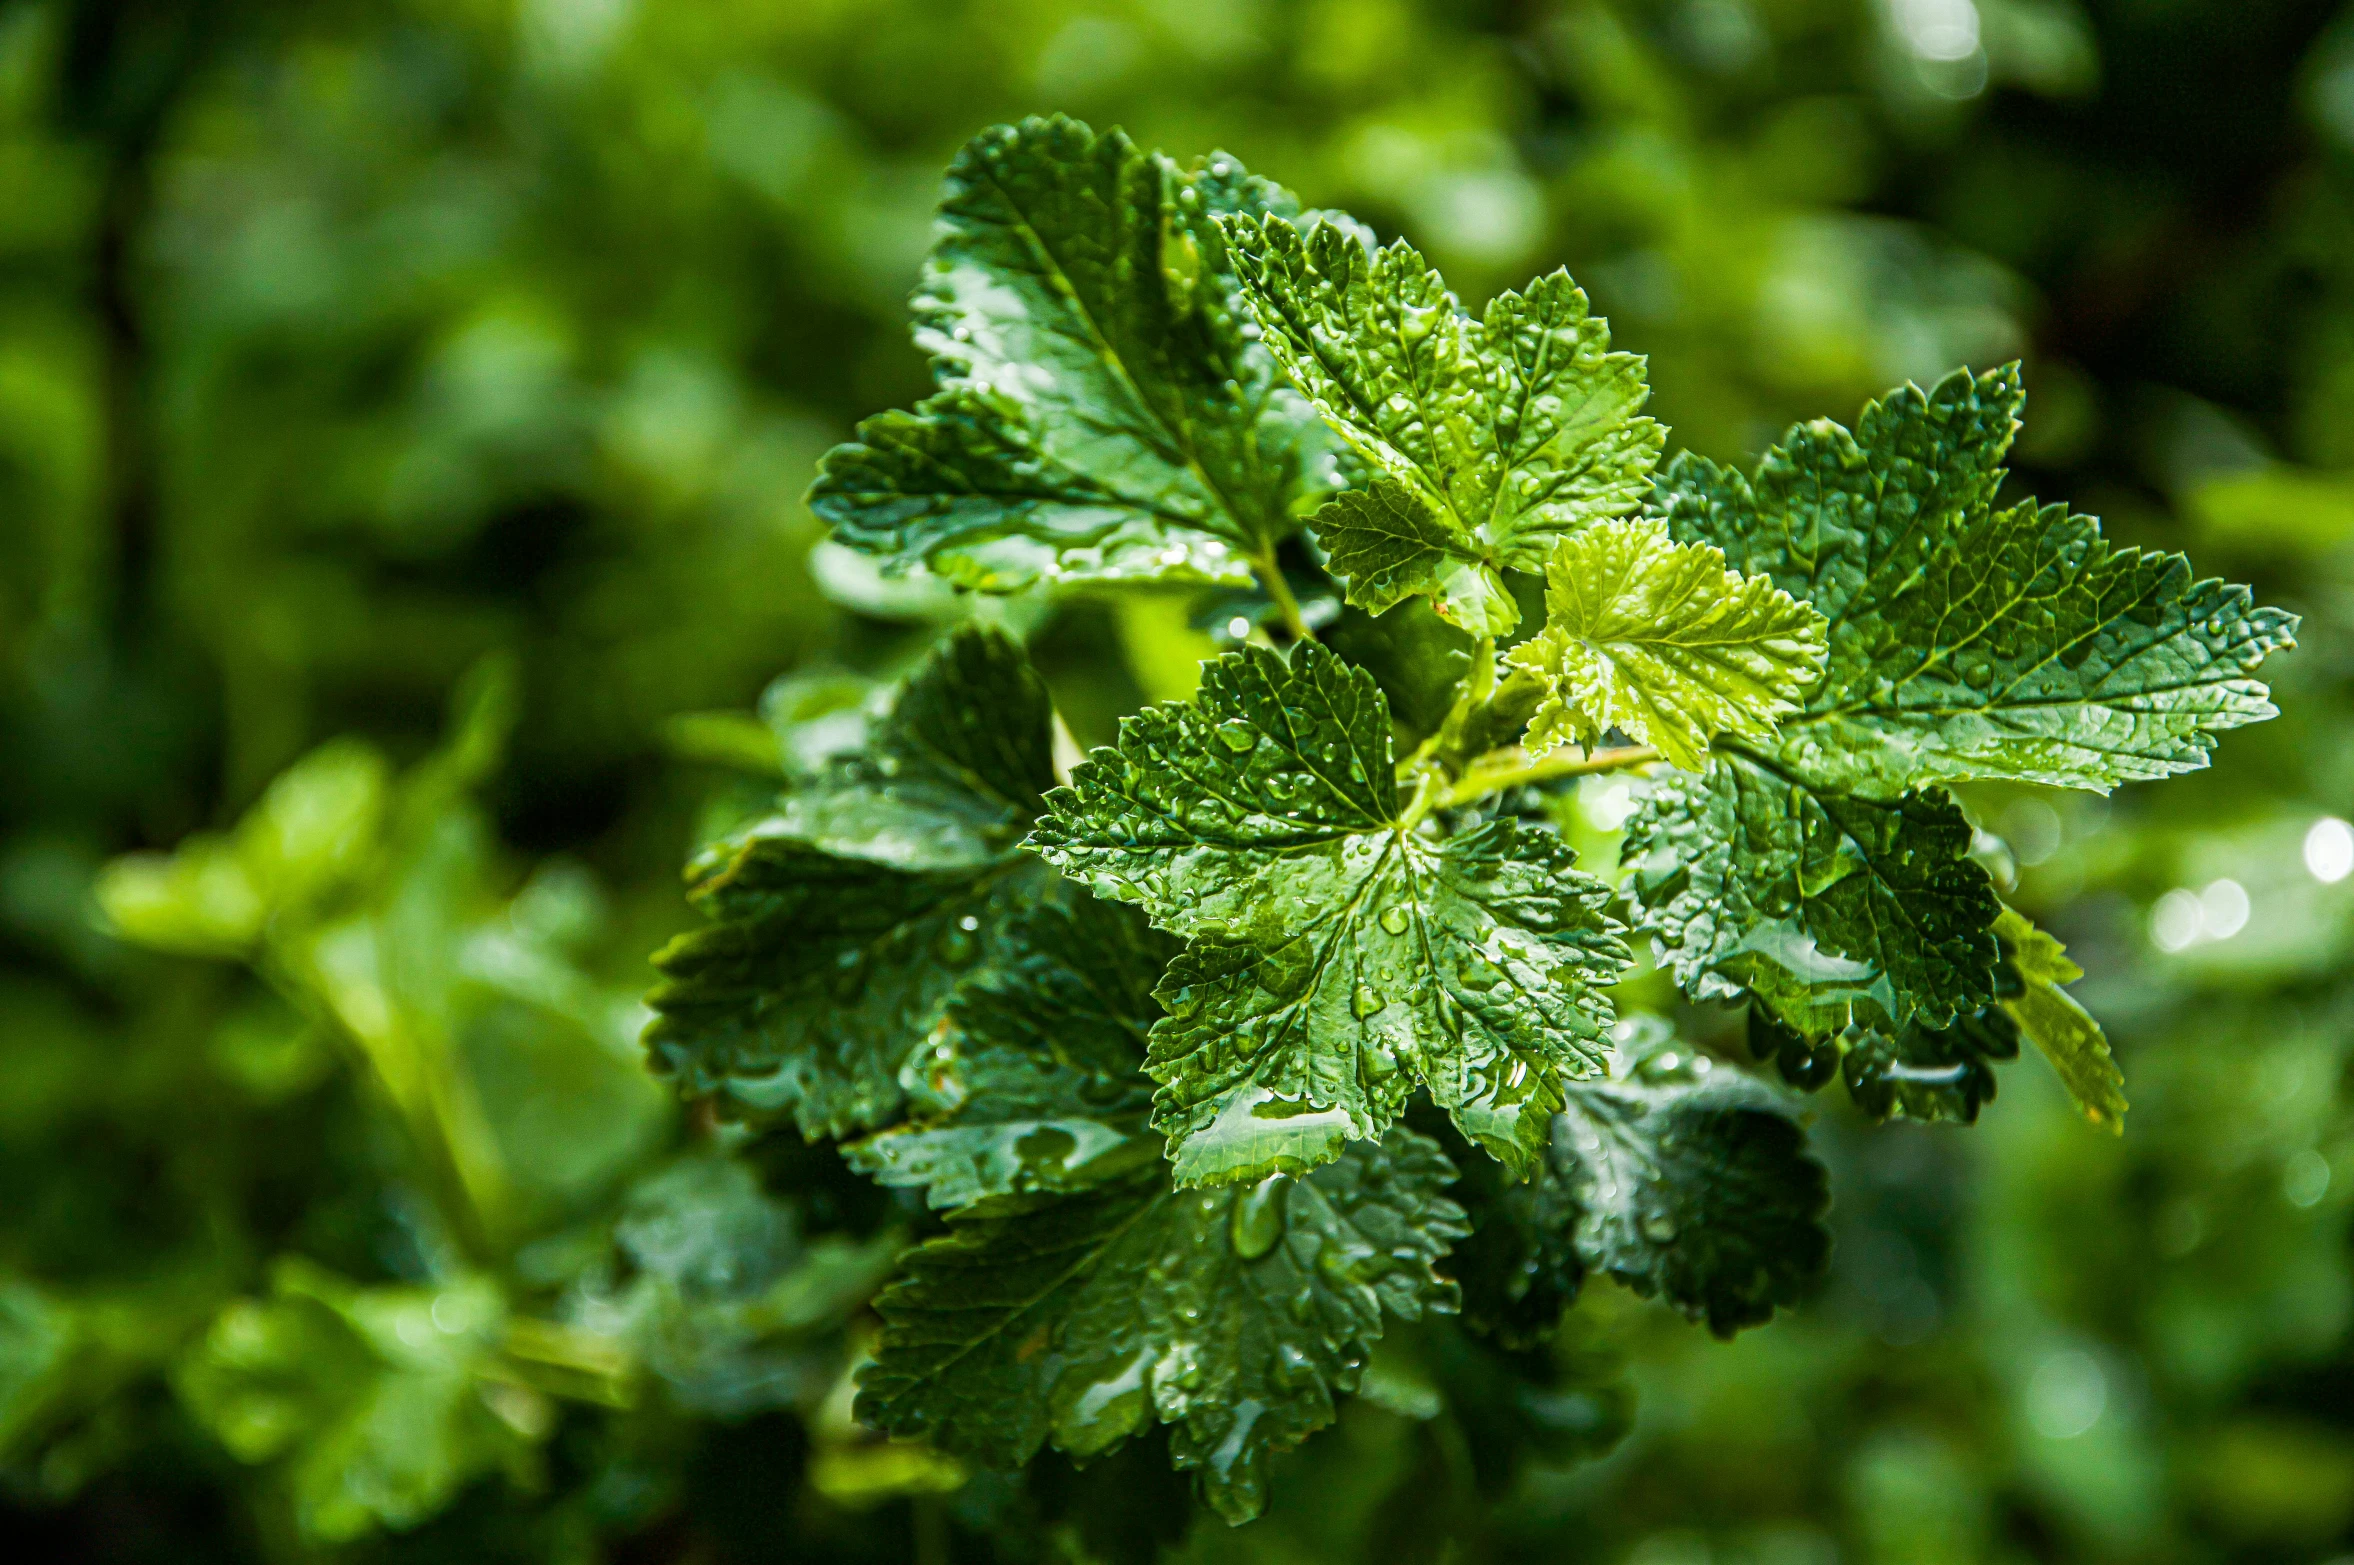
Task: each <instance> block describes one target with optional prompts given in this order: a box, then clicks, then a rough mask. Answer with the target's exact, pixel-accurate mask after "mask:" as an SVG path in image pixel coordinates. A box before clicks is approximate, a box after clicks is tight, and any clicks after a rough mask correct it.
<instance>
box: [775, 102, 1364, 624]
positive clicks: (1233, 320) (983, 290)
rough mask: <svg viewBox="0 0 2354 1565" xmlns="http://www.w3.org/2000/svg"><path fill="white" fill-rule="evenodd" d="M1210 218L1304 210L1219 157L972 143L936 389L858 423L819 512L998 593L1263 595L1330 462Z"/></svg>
mask: <svg viewBox="0 0 2354 1565" xmlns="http://www.w3.org/2000/svg"><path fill="white" fill-rule="evenodd" d="M1215 213H1249V214H1254V215H1277V216H1285V217H1288V216H1296V215H1298V213H1299V208H1298V205H1297V203H1296V202H1295V201H1294V200H1293V199H1292V198H1291V197H1290V196H1289V195H1288V194H1287V193H1285V192H1284V191H1282V190H1281V189H1280V188H1278V187H1276V186H1274V185H1271V184H1269V183H1267V182H1266V181H1264V180H1259V179H1253V178H1251V177H1250V176H1248V175H1247V174H1245V173H1244V172H1243V171H1242V169H1241V167H1240V166H1239V165H1238V164H1236V163H1235V161H1234V160H1233V159H1232V158H1230V157H1227V156H1225V155H1223V154H1218V155H1214V156H1212V157H1211V158H1209V159H1207V160H1205V161H1204V162H1203V163H1202V164H1200V165H1198V166H1196V167H1194V168H1191V169H1181V168H1179V167H1178V166H1177V165H1176V164H1175V163H1173V162H1171V161H1170V160H1169V159H1167V158H1165V157H1162V156H1161V155H1160V154H1158V153H1148V152H1144V151H1141V150H1139V149H1138V148H1137V147H1136V145H1135V144H1134V143H1133V142H1131V141H1129V139H1128V138H1127V137H1126V136H1125V135H1123V134H1121V133H1120V132H1118V131H1116V130H1115V131H1106V132H1103V133H1102V134H1100V135H1099V134H1097V133H1096V132H1094V131H1092V130H1090V129H1088V128H1087V127H1086V126H1085V125H1082V124H1079V123H1078V122H1076V121H1074V120H1069V119H1065V118H1062V117H1060V116H1056V117H1054V118H1050V119H1029V120H1024V121H1023V122H1022V123H1021V124H1019V125H1012V126H1004V125H1001V126H998V127H996V128H995V129H992V130H989V131H985V132H983V133H982V134H981V135H980V136H978V137H976V138H974V140H973V141H972V142H970V143H969V144H968V145H967V146H966V147H965V148H964V150H963V151H962V152H960V153H959V154H958V155H957V158H956V161H955V163H954V164H953V165H951V167H950V169H949V172H948V181H947V185H946V188H945V190H944V192H943V194H942V197H941V204H940V215H939V224H938V229H937V238H936V239H935V242H934V245H933V250H932V256H931V259H930V260H929V261H928V262H927V263H926V265H925V269H924V276H923V282H922V284H921V286H920V288H919V290H918V293H917V295H916V300H915V310H916V320H917V326H916V341H917V343H918V344H919V345H920V346H921V347H923V348H924V349H925V351H927V352H929V353H930V354H932V355H933V360H934V373H935V374H936V375H937V376H938V378H939V381H940V385H941V390H940V392H939V394H938V395H936V396H934V397H933V398H931V399H930V400H928V401H926V402H924V403H922V404H920V405H919V406H918V407H917V408H916V409H915V410H914V411H913V412H908V413H901V412H893V413H886V414H884V415H882V416H881V417H879V418H874V419H869V420H868V421H867V422H866V423H864V424H862V425H860V426H859V431H858V439H857V441H856V442H854V443H852V444H849V445H845V446H841V447H838V448H836V449H835V451H834V452H833V453H832V454H830V455H829V456H828V457H827V458H826V460H825V463H824V466H823V469H822V471H821V474H820V476H819V478H818V481H817V484H816V487H815V488H814V489H812V490H811V491H810V506H811V508H812V509H813V510H814V511H816V512H817V514H818V515H819V516H820V517H822V518H823V519H825V520H826V521H828V522H830V523H832V524H833V526H834V528H835V533H836V536H837V537H839V538H840V539H841V540H842V541H843V542H844V543H847V544H850V545H851V546H853V547H855V548H858V549H862V550H865V551H866V552H868V553H870V554H875V555H879V556H881V557H882V558H883V559H884V560H885V561H886V562H887V563H889V564H890V565H891V566H893V567H895V568H898V569H902V570H904V569H907V568H910V567H913V566H915V565H918V564H922V565H928V566H929V567H930V568H932V569H933V570H935V571H937V572H939V573H941V574H943V575H945V576H947V577H949V578H951V579H952V580H955V581H957V582H959V583H961V584H963V585H966V586H972V587H978V588H981V589H983V590H986V591H994V592H1003V591H1013V590H1016V589H1019V588H1021V587H1024V586H1027V585H1029V584H1030V583H1032V582H1034V581H1037V580H1040V579H1052V580H1176V581H1218V582H1244V581H1247V580H1248V579H1249V577H1250V568H1249V563H1248V562H1249V560H1250V559H1251V558H1253V557H1257V558H1262V559H1264V558H1267V557H1269V554H1270V550H1271V549H1272V547H1273V545H1274V543H1275V542H1276V541H1277V540H1279V539H1281V538H1283V537H1285V536H1287V535H1288V534H1290V533H1291V532H1292V531H1294V530H1295V529H1296V528H1297V526H1298V524H1299V520H1300V519H1301V518H1302V517H1303V516H1305V515H1306V514H1307V513H1308V512H1309V511H1310V510H1312V509H1314V507H1315V505H1316V504H1317V503H1318V502H1319V501H1321V500H1322V499H1323V498H1324V497H1325V496H1326V495H1328V494H1329V493H1330V492H1331V491H1332V490H1333V488H1335V487H1336V486H1337V484H1338V482H1339V478H1338V476H1337V468H1336V466H1335V463H1336V457H1337V449H1336V446H1335V444H1334V442H1333V441H1332V438H1331V437H1330V435H1329V434H1327V433H1326V431H1325V430H1324V429H1323V427H1322V426H1321V424H1320V423H1319V422H1318V420H1317V418H1316V416H1315V415H1314V413H1313V412H1312V411H1311V410H1310V409H1309V408H1308V407H1307V406H1306V405H1305V404H1304V403H1303V402H1302V401H1301V399H1300V397H1299V396H1298V394H1297V393H1295V392H1293V391H1292V390H1291V389H1290V388H1288V387H1286V386H1285V385H1283V384H1282V381H1281V379H1280V377H1279V376H1278V374H1277V373H1276V370H1275V365H1274V362H1273V360H1272V359H1271V358H1270V357H1269V356H1268V354H1267V353H1266V351H1265V350H1264V349H1263V348H1261V347H1260V346H1259V345H1258V344H1257V343H1256V342H1254V341H1252V340H1251V334H1250V333H1249V332H1246V330H1245V325H1246V322H1245V320H1244V318H1243V317H1242V316H1240V315H1239V314H1238V312H1237V310H1236V307H1235V305H1234V302H1233V298H1232V292H1231V279H1230V278H1229V276H1228V274H1227V269H1226V261H1225V245H1224V241H1223V240H1222V239H1221V238H1220V236H1219V234H1218V231H1217V229H1216V228H1215V227H1214V226H1213V224H1212V221H1211V218H1212V214H1215Z"/></svg>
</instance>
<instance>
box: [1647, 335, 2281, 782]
mask: <svg viewBox="0 0 2354 1565" xmlns="http://www.w3.org/2000/svg"><path fill="white" fill-rule="evenodd" d="M2021 400H2022V393H2021V391H2020V387H2019V374H2018V367H2017V366H2016V365H2012V366H2007V367H2005V368H2003V369H1998V370H1991V371H1988V372H1987V373H1985V374H1983V375H1977V376H1972V375H1971V374H1969V373H1968V372H1967V371H1958V372H1956V373H1955V374H1953V375H1951V376H1949V377H1947V378H1946V379H1945V380H1943V381H1941V382H1939V383H1938V385H1937V387H1936V388H1935V389H1934V390H1932V391H1926V392H1924V391H1922V390H1920V389H1919V388H1918V387H1914V386H1906V387H1903V388H1901V389H1900V390H1897V391H1895V392H1891V393H1890V394H1889V395H1888V396H1887V397H1885V398H1884V399H1882V400H1881V401H1879V402H1876V403H1873V404H1872V405H1870V406H1869V407H1867V408H1865V409H1864V413H1863V417H1862V419H1861V420H1860V421H1859V422H1858V424H1857V426H1856V433H1855V434H1852V435H1851V434H1849V433H1848V432H1847V431H1846V430H1844V429H1842V428H1840V427H1839V426H1838V425H1836V424H1834V423H1831V422H1830V421H1829V420H1827V419H1818V420H1816V421H1815V422H1813V423H1811V424H1802V425H1800V426H1798V427H1797V428H1795V429H1793V430H1791V431H1790V433H1789V435H1788V436H1787V437H1786V438H1785V439H1784V441H1783V443H1782V444H1781V445H1779V446H1777V447H1775V448H1774V449H1773V450H1772V451H1769V452H1768V453H1767V454H1766V456H1765V458H1764V460H1763V461H1761V462H1760V463H1759V464H1758V469H1757V473H1756V475H1755V476H1754V477H1753V478H1745V477H1743V476H1742V475H1740V474H1739V473H1735V472H1731V471H1728V470H1726V469H1724V468H1720V467H1718V466H1716V465H1715V464H1713V463H1710V462H1708V461H1706V460H1704V459H1702V458H1699V457H1695V456H1690V455H1686V456H1683V457H1680V458H1678V459H1677V460H1676V462H1675V463H1674V464H1673V465H1672V466H1671V467H1670V468H1669V469H1668V471H1667V472H1666V473H1665V474H1663V475H1662V477H1661V479H1660V483H1659V488H1658V492H1657V494H1656V495H1655V496H1654V498H1653V502H1652V504H1653V507H1654V509H1655V510H1656V511H1657V512H1658V513H1659V514H1661V515H1662V516H1664V517H1665V518H1666V520H1667V522H1668V524H1669V525H1670V527H1671V528H1673V529H1674V531H1675V533H1676V536H1677V537H1679V538H1683V539H1686V540H1691V541H1697V542H1703V543H1712V544H1715V545H1717V546H1718V547H1720V548H1722V549H1723V550H1724V551H1725V556H1726V560H1727V563H1728V564H1730V565H1731V566H1732V567H1733V569H1735V570H1737V571H1741V572H1744V573H1747V574H1765V575H1769V576H1771V577H1772V578H1773V580H1774V583H1775V585H1777V586H1779V587H1781V588H1782V589H1783V590H1784V591H1786V592H1788V593H1790V594H1791V595H1792V596H1793V597H1797V598H1800V599H1803V600H1805V601H1807V602H1809V603H1812V604H1813V605H1814V607H1815V608H1816V609H1817V610H1818V611H1819V612H1821V613H1822V614H1823V615H1825V616H1826V617H1827V618H1828V619H1829V620H1830V621H1831V633H1830V647H1831V652H1830V666H1829V669H1828V672H1827V673H1826V675H1825V677H1824V680H1823V682H1822V684H1821V685H1820V686H1819V687H1818V688H1817V689H1816V691H1815V693H1814V695H1813V697H1812V698H1811V699H1810V700H1809V701H1808V703H1807V707H1806V711H1805V712H1804V714H1802V715H1801V716H1799V717H1797V718H1793V719H1790V720H1789V721H1787V722H1785V723H1784V724H1783V738H1782V742H1781V744H1780V747H1779V749H1780V753H1781V755H1782V756H1783V758H1784V761H1785V764H1788V765H1790V766H1793V767H1795V768H1797V769H1799V770H1802V771H1804V772H1805V773H1807V774H1808V775H1810V776H1811V777H1814V778H1816V779H1818V780H1820V781H1822V782H1825V783H1834V782H1835V783H1837V784H1838V785H1841V786H1845V787H1849V788H1854V789H1858V790H1861V791H1866V792H1870V793H1872V794H1874V795H1875V796H1877V797H1883V798H1886V797H1893V796H1894V795H1895V793H1896V792H1897V791H1899V790H1901V789H1903V788H1906V787H1911V786H1915V785H1918V784H1920V783H1923V782H1927V781H1931V780H1938V779H1944V780H1954V779H1964V778H2012V779H2017V780H2020V781H2026V782H2043V783H2053V784H2057V785H2060V786H2063V787H2072V788H2093V789H2098V790H2100V791H2102V792H2106V791H2107V790H2108V789H2109V788H2111V787H2113V786H2114V785H2116V784H2117V783H2120V782H2130V781H2134V780H2137V779H2142V778H2151V777H2163V776H2165V775H2167V774H2168V773H2171V772H2179V771H2186V770H2189V769H2191V768H2194V767H2199V766H2204V765H2205V764H2206V762H2207V753H2208V751H2209V750H2210V749H2211V748H2212V747H2213V744H2214V736H2215V735H2216V734H2217V733H2219V732H2220V731H2222V730H2224V729H2227V728H2234V727H2238V726H2239V725H2240V724H2243V723H2252V722H2256V721H2259V720H2261V719H2264V718H2267V717H2270V716H2272V715H2273V706H2272V703H2271V702H2270V701H2269V700H2268V699H2267V698H2266V694H2265V688H2264V686H2263V685H2262V684H2261V683H2259V682H2258V681H2257V680H2255V679H2254V678H2253V677H2251V676H2252V675H2253V674H2254V672H2255V670H2256V667H2257V665H2258V664H2260V663H2261V662H2263V660H2264V658H2265V657H2266V655H2268V654H2269V653H2271V652H2274V651H2276V650H2278V649H2280V648H2282V647H2286V646H2291V645H2293V644H2294V636H2295V632H2296V624H2297V621H2296V616H2294V615H2292V614H2285V613H2283V612H2281V611H2280V610H2278V609H2258V608H2256V607H2254V605H2253V604H2252V602H2251V601H2250V598H2249V594H2248V590H2247V589H2246V588H2244V587H2232V586H2226V585H2225V584H2224V583H2222V582H2219V581H2197V580H2194V579H2193V578H2192V575H2191V569H2190V565H2189V563H2188V562H2187V561H2185V560H2184V559H2183V558H2182V557H2181V556H2180V555H2175V554H2153V553H2147V552H2145V551H2143V550H2139V549H2119V548H2115V547H2112V546H2111V545H2110V544H2109V543H2108V542H2107V541H2106V540H2104V539H2103V538H2102V537H2101V532H2100V524H2099V523H2098V522H2096V521H2093V520H2092V519H2091V518H2089V517H2082V516H2072V515H2070V514H2069V513H2068V511H2067V510H2066V508H2065V507H2061V506H2038V505H2036V504H2034V503H2032V502H2027V503H2022V504H2020V505H2016V506H2013V507H2011V508H2009V509H2007V510H1997V509H1995V507H1994V504H1993V500H1994V493H1995V490H1996V488H1997V487H1998V486H1999V485H2000V484H2001V482H2002V478H2003V468H2002V461H2003V458H2004V456H2005V454H2006V453H2007V452H2008V451H2009V450H2010V445H2011V437H2012V434H2013V432H2014V431H2015V430H2016V429H2017V427H2018V425H2017V413H2018V410H2019V406H2020V403H2021Z"/></svg>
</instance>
